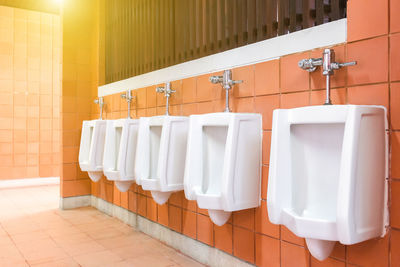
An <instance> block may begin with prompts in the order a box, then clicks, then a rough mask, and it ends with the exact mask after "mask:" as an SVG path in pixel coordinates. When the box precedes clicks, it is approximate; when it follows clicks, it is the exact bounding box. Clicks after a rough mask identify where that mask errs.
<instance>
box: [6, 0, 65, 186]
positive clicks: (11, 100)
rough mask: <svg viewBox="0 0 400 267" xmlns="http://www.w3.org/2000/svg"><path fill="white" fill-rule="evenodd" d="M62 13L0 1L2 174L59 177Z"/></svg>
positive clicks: (21, 176)
mask: <svg viewBox="0 0 400 267" xmlns="http://www.w3.org/2000/svg"><path fill="white" fill-rule="evenodd" d="M60 37H61V36H60V17H59V16H58V15H52V14H47V13H41V12H36V11H29V10H24V9H18V8H11V7H5V6H0V179H13V178H27V177H50V176H59V164H60V88H61V86H60V82H61V77H60V66H61V65H60V63H61V54H60V52H61V50H60V45H61V40H60Z"/></svg>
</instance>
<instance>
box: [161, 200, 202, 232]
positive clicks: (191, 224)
mask: <svg viewBox="0 0 400 267" xmlns="http://www.w3.org/2000/svg"><path fill="white" fill-rule="evenodd" d="M165 206H167V205H165ZM196 217H197V215H196V213H194V212H191V211H187V210H182V233H183V234H184V235H186V236H188V237H191V238H193V239H196V229H197V220H196Z"/></svg>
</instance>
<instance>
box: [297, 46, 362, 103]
mask: <svg viewBox="0 0 400 267" xmlns="http://www.w3.org/2000/svg"><path fill="white" fill-rule="evenodd" d="M356 64H357V61H351V62H346V63H338V62H335V51H334V50H333V49H325V50H324V52H323V53H322V58H310V59H302V60H300V61H299V63H298V65H299V67H300V68H302V69H303V70H306V71H308V72H313V71H315V70H316V69H317V67H318V66H322V75H324V76H326V99H325V103H324V105H332V101H331V96H330V76H331V75H333V72H334V70H338V69H340V68H342V67H348V66H354V65H356Z"/></svg>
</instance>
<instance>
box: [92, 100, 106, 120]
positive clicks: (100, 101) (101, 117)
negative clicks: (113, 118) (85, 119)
mask: <svg viewBox="0 0 400 267" xmlns="http://www.w3.org/2000/svg"><path fill="white" fill-rule="evenodd" d="M94 103H95V104H97V105H99V107H100V118H99V119H100V120H102V119H103V107H104V99H103V97H101V96H100V97H98V98H97V99H95V100H94Z"/></svg>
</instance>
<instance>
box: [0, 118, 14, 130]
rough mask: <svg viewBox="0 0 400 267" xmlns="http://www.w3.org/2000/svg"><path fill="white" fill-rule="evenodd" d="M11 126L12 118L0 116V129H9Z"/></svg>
mask: <svg viewBox="0 0 400 267" xmlns="http://www.w3.org/2000/svg"><path fill="white" fill-rule="evenodd" d="M12 128H13V119H11V118H0V130H9V129H12Z"/></svg>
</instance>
